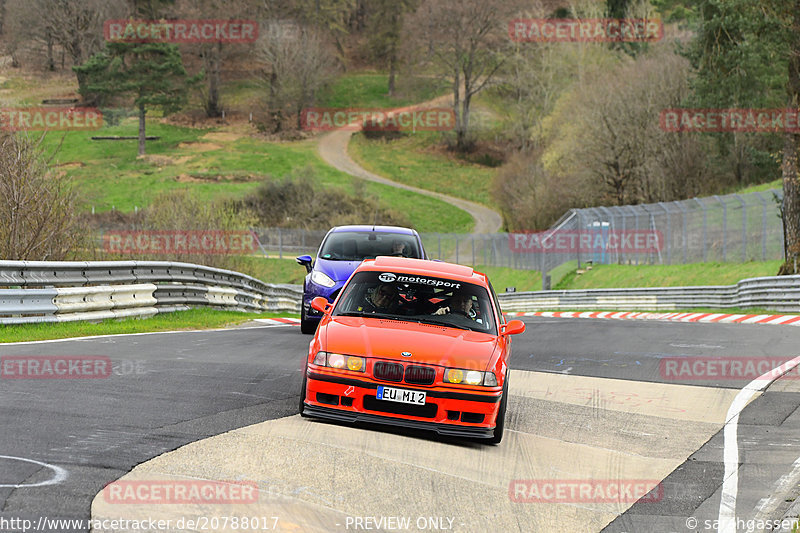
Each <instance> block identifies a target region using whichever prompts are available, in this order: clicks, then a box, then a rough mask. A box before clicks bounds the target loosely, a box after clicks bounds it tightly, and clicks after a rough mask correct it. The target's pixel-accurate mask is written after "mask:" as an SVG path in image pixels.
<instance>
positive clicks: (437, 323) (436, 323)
mask: <svg viewBox="0 0 800 533" xmlns="http://www.w3.org/2000/svg"><path fill="white" fill-rule="evenodd" d="M410 320H412V321H413V322H418V323H420V324H430V325H432V326H442V327H445V328H456V329H464V330H467V331H473V329H472V328H468V327H467V326H460V325H458V324H452V323H450V322H440V321H438V320H433V319H430V318H413V319H410Z"/></svg>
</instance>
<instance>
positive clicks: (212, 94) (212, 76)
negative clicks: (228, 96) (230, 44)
mask: <svg viewBox="0 0 800 533" xmlns="http://www.w3.org/2000/svg"><path fill="white" fill-rule="evenodd" d="M221 55H222V43H216V44H213V45H212V46H211V48H210V49H209V51H208V56H207V57H208V62H207V65H208V98H207V99H206V116H208V117H211V118H216V117H220V116H222V108H221V107H220V105H219V78H220V72H219V71H220V56H221Z"/></svg>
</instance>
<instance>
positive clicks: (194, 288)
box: [0, 261, 302, 324]
mask: <svg viewBox="0 0 800 533" xmlns="http://www.w3.org/2000/svg"><path fill="white" fill-rule="evenodd" d="M301 299H302V290H301V288H299V287H298V286H297V285H285V284H272V283H264V282H262V281H260V280H258V279H255V278H253V277H250V276H247V275H245V274H240V273H239V272H234V271H231V270H224V269H219V268H212V267H207V266H202V265H195V264H192V263H177V262H167V261H88V262H87V261H58V262H57V261H0V324H22V323H33V322H69V321H76V320H104V319H108V318H125V317H132V316H137V317H147V316H153V315H155V314H157V313H166V312H171V311H178V310H184V309H189V308H190V307H197V306H210V307H215V308H219V309H228V310H239V311H255V312H258V311H275V312H284V311H285V312H293V313H299V312H300V301H301Z"/></svg>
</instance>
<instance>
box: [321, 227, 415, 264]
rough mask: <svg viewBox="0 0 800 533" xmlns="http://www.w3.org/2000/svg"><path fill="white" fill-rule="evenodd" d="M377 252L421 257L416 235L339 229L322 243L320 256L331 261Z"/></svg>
mask: <svg viewBox="0 0 800 533" xmlns="http://www.w3.org/2000/svg"><path fill="white" fill-rule="evenodd" d="M379 255H394V256H398V257H411V258H414V259H423V257H422V251H421V250H420V248H419V245H418V243H417V239H416V238H415V237H414V236H413V235H408V234H403V233H382V232H375V231H338V232H334V233H331V234H329V235H328V237H327V238H326V239H325V242H324V243H322V249H321V250H320V252H319V257H321V258H322V259H328V260H332V261H362V260H364V259H373V258H375V257H377V256H379Z"/></svg>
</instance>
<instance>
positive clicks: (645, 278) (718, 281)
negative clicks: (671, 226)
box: [553, 261, 782, 290]
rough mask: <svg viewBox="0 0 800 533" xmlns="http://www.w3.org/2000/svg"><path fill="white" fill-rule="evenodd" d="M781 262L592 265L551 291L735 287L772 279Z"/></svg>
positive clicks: (566, 278) (562, 281) (570, 274)
mask: <svg viewBox="0 0 800 533" xmlns="http://www.w3.org/2000/svg"><path fill="white" fill-rule="evenodd" d="M781 263H782V261H764V262H749V263H693V264H687V265H638V266H634V265H594V267H593V268H592V269H591V270H586V271H585V272H584V273H583V274H577V272H576V271H574V270H573V271H572V272H570V273H568V274H567V275H566V276H564V278H563V279H562V280H561V281H560V282H559V283H558V284H557V285H554V287H553V288H555V289H566V290H569V289H612V288H617V289H619V288H629V287H691V286H696V285H735V284H736V283H737V282H738V281H740V280H743V279H746V278H757V277H761V276H774V275H775V274H776V273H777V272H778V268H779V267H780V265H781Z"/></svg>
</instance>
